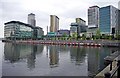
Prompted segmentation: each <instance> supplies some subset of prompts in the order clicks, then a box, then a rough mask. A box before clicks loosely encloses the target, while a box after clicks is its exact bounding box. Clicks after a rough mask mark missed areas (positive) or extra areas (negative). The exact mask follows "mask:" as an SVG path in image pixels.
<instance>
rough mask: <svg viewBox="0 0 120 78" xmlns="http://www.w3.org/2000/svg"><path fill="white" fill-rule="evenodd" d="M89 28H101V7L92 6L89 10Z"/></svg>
mask: <svg viewBox="0 0 120 78" xmlns="http://www.w3.org/2000/svg"><path fill="white" fill-rule="evenodd" d="M88 27H99V7H98V6H92V7H89V9H88Z"/></svg>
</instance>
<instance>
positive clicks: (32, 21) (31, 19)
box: [28, 13, 36, 26]
mask: <svg viewBox="0 0 120 78" xmlns="http://www.w3.org/2000/svg"><path fill="white" fill-rule="evenodd" d="M28 24H30V25H32V26H36V20H35V14H33V13H30V14H28Z"/></svg>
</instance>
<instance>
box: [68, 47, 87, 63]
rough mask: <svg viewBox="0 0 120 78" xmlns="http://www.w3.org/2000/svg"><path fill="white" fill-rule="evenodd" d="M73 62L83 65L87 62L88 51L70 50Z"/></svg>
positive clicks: (72, 48)
mask: <svg viewBox="0 0 120 78" xmlns="http://www.w3.org/2000/svg"><path fill="white" fill-rule="evenodd" d="M70 56H71V61H72V62H75V64H76V65H80V64H82V62H83V61H84V60H85V56H86V51H85V48H83V47H82V48H80V47H71V48H70Z"/></svg>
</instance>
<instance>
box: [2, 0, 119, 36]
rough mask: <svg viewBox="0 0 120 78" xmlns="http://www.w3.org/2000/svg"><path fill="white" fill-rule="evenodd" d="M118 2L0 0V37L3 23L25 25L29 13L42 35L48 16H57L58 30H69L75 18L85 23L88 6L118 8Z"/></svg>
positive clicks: (99, 0) (48, 22)
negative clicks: (13, 22)
mask: <svg viewBox="0 0 120 78" xmlns="http://www.w3.org/2000/svg"><path fill="white" fill-rule="evenodd" d="M118 2H119V0H0V37H4V23H6V22H9V21H21V22H24V23H27V17H28V14H29V13H34V14H35V19H36V25H37V26H39V27H42V28H43V30H44V34H46V32H47V26H48V27H49V26H50V15H57V16H58V17H59V18H60V20H59V22H60V24H59V29H70V24H71V23H72V22H75V18H82V19H84V20H85V21H86V22H87V20H88V18H87V10H88V8H89V7H90V6H94V5H98V6H99V7H104V6H107V5H113V6H115V7H116V8H118Z"/></svg>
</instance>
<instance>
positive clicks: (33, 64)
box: [0, 42, 118, 76]
mask: <svg viewBox="0 0 120 78" xmlns="http://www.w3.org/2000/svg"><path fill="white" fill-rule="evenodd" d="M0 45H1V47H0V52H1V57H2V76H94V75H96V74H97V73H98V72H99V71H101V70H102V69H103V68H104V67H105V65H104V58H105V57H106V56H108V55H110V54H111V53H112V52H114V51H116V50H118V48H108V47H83V46H65V45H62V46H60V45H43V44H12V43H2V42H0Z"/></svg>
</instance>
